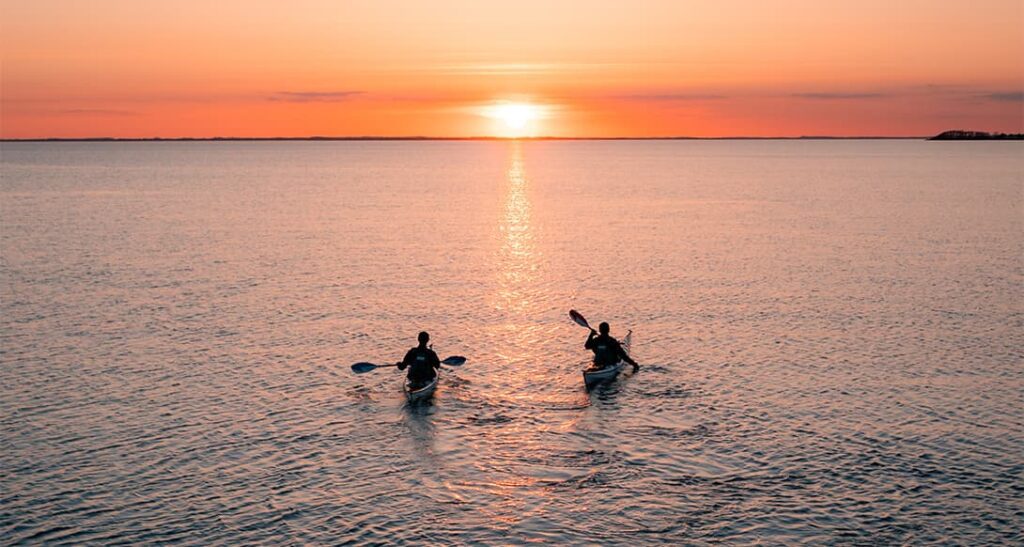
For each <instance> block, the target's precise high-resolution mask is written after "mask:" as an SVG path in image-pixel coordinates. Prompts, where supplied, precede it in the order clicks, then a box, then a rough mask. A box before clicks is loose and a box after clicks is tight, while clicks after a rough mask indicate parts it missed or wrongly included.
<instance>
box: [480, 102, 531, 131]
mask: <svg viewBox="0 0 1024 547" xmlns="http://www.w3.org/2000/svg"><path fill="white" fill-rule="evenodd" d="M483 115H484V116H486V117H488V118H491V119H493V120H497V121H498V122H500V123H501V125H502V127H501V128H500V129H499V130H498V133H500V134H501V135H503V136H509V137H521V136H525V135H527V134H529V133H530V132H531V130H532V129H533V127H532V126H533V125H534V122H535V121H536V120H539V119H540V118H542V117H543V115H544V109H543V108H542V107H540V106H538V105H535V104H532V103H525V102H500V103H496V104H492V105H489V106H487V107H485V108H484V109H483Z"/></svg>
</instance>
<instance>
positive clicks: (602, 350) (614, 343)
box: [583, 323, 640, 372]
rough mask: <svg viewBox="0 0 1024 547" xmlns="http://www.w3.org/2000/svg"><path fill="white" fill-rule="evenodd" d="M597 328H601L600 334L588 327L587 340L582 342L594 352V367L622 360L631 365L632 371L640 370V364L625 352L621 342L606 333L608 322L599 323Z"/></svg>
mask: <svg viewBox="0 0 1024 547" xmlns="http://www.w3.org/2000/svg"><path fill="white" fill-rule="evenodd" d="M597 328H598V329H600V330H601V334H600V335H598V334H597V333H596V332H594V329H590V336H587V342H586V343H585V344H583V347H585V348H587V349H589V350H590V351H593V352H594V368H595V369H602V368H606V367H611V366H615V364H617V363H618V362H619V361H620V360H622V361H625V362H627V363H629V364H631V365H633V372H636V371H637V370H640V365H638V364H636V361H634V360H633V359H632V358H631V357H630V356H629V355H627V354H626V350H624V349H622V344H620V343H619V341H618V340H616V339H614V338H612V337H611V336H609V335H608V330H609V327H608V323H601V324H600V325H598V326H597Z"/></svg>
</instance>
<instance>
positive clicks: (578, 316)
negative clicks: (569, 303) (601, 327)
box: [569, 310, 590, 329]
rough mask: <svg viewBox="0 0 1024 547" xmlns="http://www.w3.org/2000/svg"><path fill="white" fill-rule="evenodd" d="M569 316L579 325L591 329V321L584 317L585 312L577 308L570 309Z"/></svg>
mask: <svg viewBox="0 0 1024 547" xmlns="http://www.w3.org/2000/svg"><path fill="white" fill-rule="evenodd" d="M569 318H571V319H572V320H573V321H575V322H576V324H577V325H579V326H581V327H583V328H585V329H589V328H590V323H587V319H586V318H585V317H583V314H582V313H580V312H578V311H576V310H569Z"/></svg>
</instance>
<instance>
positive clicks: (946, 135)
mask: <svg viewBox="0 0 1024 547" xmlns="http://www.w3.org/2000/svg"><path fill="white" fill-rule="evenodd" d="M928 140H930V141H1020V140H1024V133H988V132H985V131H965V130H963V129H954V130H951V131H943V132H942V133H939V134H938V135H935V136H934V137H930V138H929V139H928Z"/></svg>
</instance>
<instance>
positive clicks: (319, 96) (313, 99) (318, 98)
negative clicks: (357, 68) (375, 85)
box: [270, 91, 364, 103]
mask: <svg viewBox="0 0 1024 547" xmlns="http://www.w3.org/2000/svg"><path fill="white" fill-rule="evenodd" d="M363 93H364V92H363V91H279V92H277V93H275V94H273V95H271V96H270V100H271V101H281V102H288V103H336V102H341V101H347V100H349V99H351V98H353V97H356V96H357V95H362V94H363Z"/></svg>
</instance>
